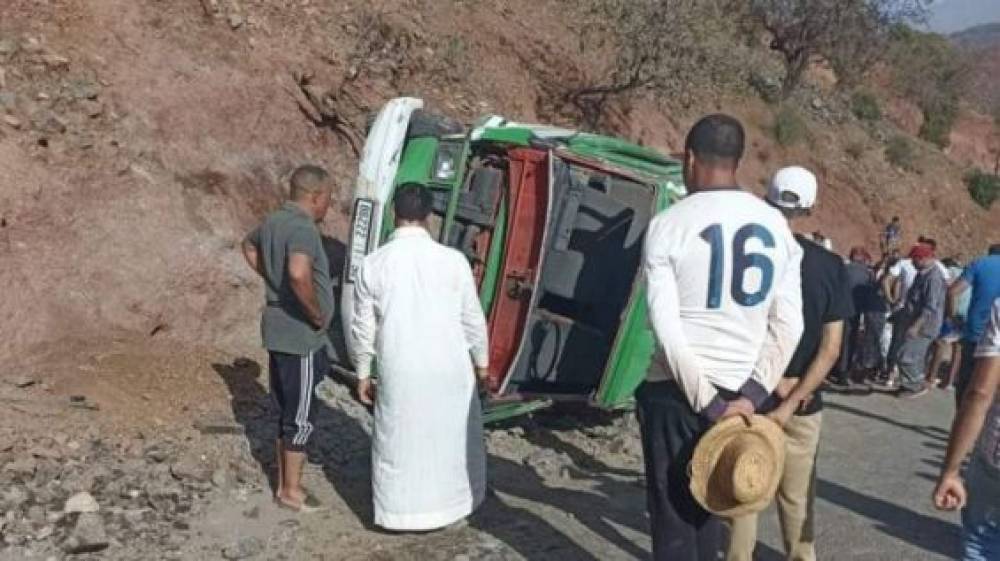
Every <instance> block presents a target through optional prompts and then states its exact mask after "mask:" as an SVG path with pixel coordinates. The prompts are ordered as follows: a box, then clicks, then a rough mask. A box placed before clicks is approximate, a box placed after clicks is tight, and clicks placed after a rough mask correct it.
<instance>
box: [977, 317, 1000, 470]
mask: <svg viewBox="0 0 1000 561" xmlns="http://www.w3.org/2000/svg"><path fill="white" fill-rule="evenodd" d="M976 357H977V359H980V360H982V359H988V360H1000V298H997V299H996V300H994V301H993V307H992V309H991V310H990V320H989V323H988V324H987V327H986V329H985V330H984V331H983V337H982V339H981V340H980V341H979V346H978V347H976ZM976 453H977V454H978V455H979V457H980V458H982V459H983V460H985V461H986V463H987V464H989V465H990V466H992V467H993V468H994V469H996V470H997V472H998V473H1000V395H995V396H993V406H992V407H991V408H990V413H989V415H987V416H986V424H985V425H983V431H982V432H981V433H980V434H979V441H978V442H977V443H976Z"/></svg>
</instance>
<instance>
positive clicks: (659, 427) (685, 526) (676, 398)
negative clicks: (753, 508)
mask: <svg viewBox="0 0 1000 561" xmlns="http://www.w3.org/2000/svg"><path fill="white" fill-rule="evenodd" d="M636 401H637V403H638V416H639V426H640V430H641V432H642V452H643V458H644V460H645V463H646V500H647V507H648V509H649V520H650V524H651V526H652V528H651V534H652V538H653V559H654V561H716V560H717V559H720V558H721V555H722V554H723V551H724V549H725V547H726V545H727V544H728V543H729V531H728V529H727V527H726V525H725V524H724V523H723V521H722V520H721V519H720V518H718V517H716V516H713V515H712V514H711V513H709V512H707V511H706V510H705V509H703V508H702V507H701V505H699V504H698V502H697V501H695V499H694V497H693V496H691V491H690V490H689V484H690V478H689V477H688V463H689V462H690V460H691V454H692V453H693V451H694V447H695V444H696V443H697V441H698V438H699V437H700V436H701V434H702V433H704V432H705V430H707V429H708V427H709V423H708V421H706V420H704V419H702V418H701V417H700V416H699V415H698V414H697V413H695V411H694V410H693V409H691V406H690V405H688V402H687V399H686V398H685V397H684V394H683V393H682V392H681V389H680V388H679V387H678V386H677V384H676V383H674V382H652V383H650V382H646V383H644V384H642V385H641V386H639V389H638V390H637V391H636Z"/></svg>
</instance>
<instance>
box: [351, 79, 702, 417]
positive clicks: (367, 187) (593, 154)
mask: <svg viewBox="0 0 1000 561" xmlns="http://www.w3.org/2000/svg"><path fill="white" fill-rule="evenodd" d="M406 182H418V183H421V184H423V185H425V186H426V187H427V188H429V189H430V190H431V192H432V195H433V200H434V206H433V212H432V217H431V220H430V229H431V235H432V236H433V237H434V238H435V239H436V240H438V241H439V242H440V243H443V244H446V245H448V246H450V247H453V248H455V249H456V250H458V251H460V252H462V254H464V255H465V256H466V258H467V259H468V260H469V262H470V264H471V265H472V269H473V272H474V274H475V277H476V282H477V286H478V288H479V296H480V300H481V302H482V305H483V310H484V312H485V314H486V317H487V321H488V327H489V336H490V371H489V383H488V393H489V399H488V403H487V410H486V419H487V420H488V421H489V420H496V419H500V418H505V417H508V416H512V415H516V414H519V413H523V412H526V411H529V410H532V409H535V408H538V407H541V406H545V405H547V404H550V403H552V402H553V401H556V400H576V401H585V402H587V403H589V404H591V405H594V406H597V407H601V408H605V409H615V408H620V407H624V406H627V405H628V404H629V403H630V402H631V399H632V394H633V392H634V391H635V389H636V387H637V386H638V385H639V384H640V383H641V382H642V380H643V379H644V378H645V375H646V370H647V369H648V367H649V364H650V362H651V357H652V354H653V350H654V346H655V343H654V339H653V335H652V333H651V332H650V330H649V328H648V325H647V311H646V303H645V297H644V289H643V283H642V275H641V270H640V269H641V259H642V244H643V241H644V238H645V232H646V228H647V227H648V224H649V221H650V220H651V219H652V217H653V216H654V215H655V214H656V213H657V212H658V211H660V210H663V209H665V208H667V207H668V206H669V205H670V204H672V203H673V202H674V201H675V200H677V199H678V198H679V197H681V196H683V194H684V188H683V182H682V178H681V164H680V163H679V162H678V161H676V160H673V159H671V158H668V157H666V156H663V155H661V154H659V153H657V152H655V151H653V150H650V149H648V148H645V147H641V146H638V145H635V144H632V143H629V142H626V141H624V140H620V139H616V138H612V137H606V136H600V135H594V134H587V133H581V132H577V131H573V130H569V129H563V128H558V127H551V126H544V125H529V124H521V123H515V122H510V121H508V120H506V119H504V118H502V117H498V116H487V117H484V118H482V119H480V120H479V121H478V122H477V123H476V124H474V125H472V126H470V127H464V126H462V125H460V124H458V123H455V122H453V121H450V120H448V119H446V118H443V117H440V116H437V115H434V114H433V113H430V112H427V111H425V110H424V109H423V101H422V100H419V99H415V98H397V99H393V100H391V101H390V102H388V103H387V104H386V105H385V106H384V107H383V108H382V109H381V111H380V112H379V113H378V115H377V116H376V118H375V119H374V121H373V122H372V124H371V127H370V130H369V133H368V137H367V140H366V143H365V148H364V153H363V155H362V159H361V163H360V165H359V174H358V179H357V183H356V188H355V192H354V196H353V201H352V206H351V208H352V213H351V228H350V238H349V240H348V247H347V251H346V257H345V261H346V262H345V264H344V268H343V278H342V279H341V280H342V291H341V292H342V293H341V310H340V311H341V318H342V321H343V333H344V336H345V341H346V344H347V345H348V346H350V345H351V344H352V343H351V340H350V329H349V325H350V321H351V315H352V309H353V283H354V280H355V278H356V275H357V270H358V267H359V265H360V263H361V261H362V260H363V259H364V256H365V255H367V254H368V253H370V252H372V251H374V250H375V249H376V248H377V247H378V246H379V245H380V244H381V243H383V242H385V241H386V240H387V239H388V237H389V236H390V235H391V233H392V224H393V216H392V205H391V201H392V196H393V193H394V190H395V187H396V186H397V185H400V184H402V183H406ZM341 366H342V368H343V369H345V370H351V369H352V368H353V366H352V365H350V364H348V363H346V361H345V362H344V363H343V364H342V365H341Z"/></svg>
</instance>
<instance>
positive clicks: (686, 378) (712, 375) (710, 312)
mask: <svg viewBox="0 0 1000 561" xmlns="http://www.w3.org/2000/svg"><path fill="white" fill-rule="evenodd" d="M644 251H645V256H644V260H643V268H644V274H645V277H646V282H647V288H648V292H647V301H648V304H649V314H650V321H651V323H652V327H653V330H654V332H655V333H656V338H657V340H658V342H659V344H660V346H661V348H662V351H663V354H662V356H660V357H659V358H660V359H661V360H662V359H665V363H666V364H665V365H663V368H660V369H657V368H653V369H651V371H650V374H649V378H648V380H649V381H662V380H665V379H672V380H675V381H676V382H677V384H678V385H679V386H680V387H681V390H682V391H683V392H684V394H685V395H686V396H687V399H688V402H689V403H690V404H691V406H692V408H694V410H695V411H698V412H700V413H702V414H703V415H705V416H707V417H709V418H712V419H714V418H716V417H717V416H718V415H719V414H721V413H722V411H723V410H724V409H725V402H724V400H722V399H721V397H720V396H719V395H718V391H717V389H716V388H717V387H719V388H724V389H726V390H730V391H734V392H739V393H741V394H743V395H745V396H746V397H748V398H750V399H751V400H752V401H753V402H754V403H755V404H756V405H758V406H759V405H760V404H761V402H763V400H764V399H766V398H767V396H768V395H769V394H770V393H771V391H773V390H774V388H775V387H776V386H777V384H778V381H779V380H780V379H781V377H782V375H783V374H784V370H785V368H786V367H787V366H788V362H789V361H790V360H791V358H792V354H793V353H794V352H795V347H796V345H798V342H799V338H800V337H801V335H802V327H803V324H802V289H801V277H800V270H799V267H800V263H801V260H802V248H801V247H800V246H799V244H798V242H796V240H795V238H794V237H793V236H792V232H791V230H789V228H788V223H787V221H786V220H785V217H784V216H782V215H781V213H780V212H778V211H777V210H776V209H774V208H771V207H770V206H768V205H767V204H766V203H764V202H763V201H762V200H760V199H759V198H757V197H756V196H754V195H752V194H751V193H748V192H745V191H742V190H738V189H726V190H714V191H703V192H697V193H694V194H692V195H690V196H688V197H687V198H685V199H684V200H682V201H680V202H679V203H677V204H675V205H674V206H672V207H671V208H669V209H667V210H665V211H664V212H662V213H660V214H659V215H657V216H656V217H655V218H654V219H653V221H652V222H651V223H650V226H649V231H648V232H647V234H646V242H645V245H644Z"/></svg>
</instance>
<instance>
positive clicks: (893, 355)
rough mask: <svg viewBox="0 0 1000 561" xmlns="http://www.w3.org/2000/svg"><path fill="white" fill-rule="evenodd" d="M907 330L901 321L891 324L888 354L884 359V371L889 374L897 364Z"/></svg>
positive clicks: (906, 326)
mask: <svg viewBox="0 0 1000 561" xmlns="http://www.w3.org/2000/svg"><path fill="white" fill-rule="evenodd" d="M908 328H909V326H908V325H905V324H904V323H903V322H901V321H898V320H897V321H896V323H894V324H892V342H891V343H889V354H888V355H886V357H885V371H886V373H891V372H892V369H893V368H895V367H896V365H897V364H899V353H900V351H901V350H902V348H903V343H904V342H905V341H906V330H907V329H908Z"/></svg>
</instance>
